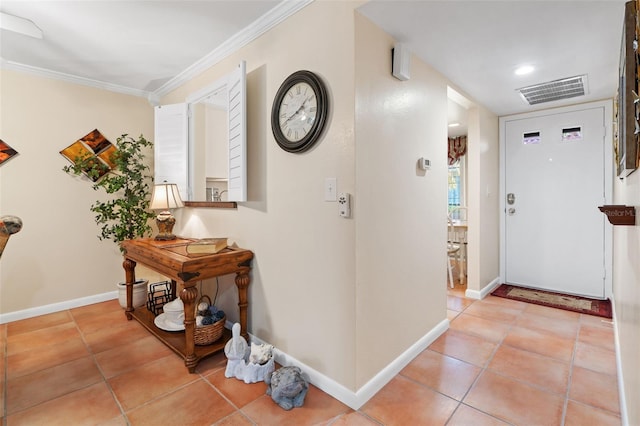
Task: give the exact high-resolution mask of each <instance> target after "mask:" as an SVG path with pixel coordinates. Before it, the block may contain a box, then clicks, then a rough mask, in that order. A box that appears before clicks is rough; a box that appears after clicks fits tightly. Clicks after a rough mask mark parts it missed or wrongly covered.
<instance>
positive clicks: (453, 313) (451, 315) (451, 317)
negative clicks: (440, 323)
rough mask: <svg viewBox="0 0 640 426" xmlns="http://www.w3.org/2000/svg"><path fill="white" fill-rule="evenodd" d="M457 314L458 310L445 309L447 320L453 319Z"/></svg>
mask: <svg viewBox="0 0 640 426" xmlns="http://www.w3.org/2000/svg"><path fill="white" fill-rule="evenodd" d="M458 315H460V312H458V311H452V310H451V309H447V319H448V320H449V322H451V321H453V320H454V319H455V318H456V317H457V316H458Z"/></svg>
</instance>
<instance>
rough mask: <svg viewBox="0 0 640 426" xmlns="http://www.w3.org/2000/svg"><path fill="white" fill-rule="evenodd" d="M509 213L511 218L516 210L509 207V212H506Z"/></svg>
mask: <svg viewBox="0 0 640 426" xmlns="http://www.w3.org/2000/svg"><path fill="white" fill-rule="evenodd" d="M507 211H508V212H509V216H513V215H514V214H515V213H516V209H514V208H513V207H511V208H510V209H509V210H507Z"/></svg>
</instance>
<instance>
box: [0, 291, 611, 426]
mask: <svg viewBox="0 0 640 426" xmlns="http://www.w3.org/2000/svg"><path fill="white" fill-rule="evenodd" d="M447 298H448V300H447V305H448V316H449V319H450V320H451V328H450V329H449V330H448V331H447V332H446V333H445V334H443V335H442V336H441V337H440V338H439V339H438V340H436V341H435V342H434V343H433V344H432V345H431V346H430V347H429V348H427V349H426V350H425V351H424V352H422V353H421V354H420V355H419V356H418V357H417V358H416V359H415V360H413V361H412V362H411V363H410V364H409V365H408V366H407V367H406V368H404V369H403V370H402V371H401V373H400V374H398V375H397V376H396V377H395V378H394V379H392V380H391V382H389V383H388V384H387V385H386V386H385V387H384V388H383V389H382V390H381V391H380V392H379V393H378V394H377V395H375V396H374V397H373V398H372V399H371V400H370V401H369V402H367V403H366V404H365V405H364V406H363V407H362V408H361V409H360V410H358V411H353V410H352V409H350V408H349V407H347V406H345V405H344V404H342V403H341V402H339V401H337V400H335V399H334V398H332V397H330V396H329V395H327V394H325V393H323V392H322V391H320V390H318V389H317V388H315V387H313V386H311V388H310V390H309V393H308V395H307V398H306V400H305V404H304V406H303V407H301V408H297V409H293V410H291V411H284V410H282V409H281V408H280V407H278V406H276V405H275V404H274V403H273V402H272V401H271V399H270V397H268V396H266V395H265V389H266V385H265V384H264V383H256V384H251V385H247V384H244V383H243V382H241V381H239V380H236V379H225V377H224V366H225V364H226V360H225V358H224V355H218V356H214V357H212V358H209V359H207V360H205V361H203V362H201V363H200V365H199V366H198V368H197V374H188V373H187V371H186V369H185V368H184V365H183V362H182V360H181V359H180V358H178V356H177V355H175V354H174V353H173V352H171V351H170V350H169V349H167V348H166V347H165V346H163V345H162V344H160V343H159V342H158V341H157V340H156V339H155V338H154V337H153V336H150V335H149V334H148V333H147V332H146V331H144V329H143V328H142V327H141V326H140V325H139V324H137V323H136V322H135V321H126V320H125V318H124V314H123V312H122V309H121V308H120V307H119V305H118V302H117V301H115V300H114V301H110V302H105V303H99V304H95V305H91V306H86V307H82V308H77V309H71V310H68V311H64V312H59V313H55V314H50V315H45V316H42V317H38V318H32V319H28V320H23V321H17V322H13V323H9V324H3V325H0V354H2V356H1V357H0V414H2V425H4V426H12V425H43V424H46V425H58V424H59V425H98V424H99V425H127V424H130V425H153V426H157V425H254V424H256V425H296V426H297V425H445V424H446V425H473V426H477V425H478V426H479V425H505V424H511V425H619V424H620V423H621V420H620V413H619V403H618V391H617V380H616V368H615V354H614V337H613V329H612V325H611V324H610V323H609V322H607V321H603V320H602V319H600V318H598V317H592V316H587V315H581V314H576V313H571V312H566V311H561V310H556V309H551V308H544V307H540V306H536V305H529V304H526V303H522V302H516V301H510V300H506V299H500V298H496V297H492V296H490V297H488V298H486V299H485V300H482V301H474V300H470V299H465V298H464V287H458V288H456V289H454V290H449V294H448V296H447Z"/></svg>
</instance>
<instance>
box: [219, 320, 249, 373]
mask: <svg viewBox="0 0 640 426" xmlns="http://www.w3.org/2000/svg"><path fill="white" fill-rule="evenodd" d="M231 336H232V337H231V339H230V340H229V341H228V342H227V344H226V345H225V347H224V354H225V355H226V356H227V369H226V370H225V371H224V376H225V377H226V378H229V377H236V373H241V371H242V370H243V368H244V365H245V362H244V360H245V358H246V356H247V355H248V351H249V345H248V344H247V341H246V340H245V338H244V337H242V336H241V335H240V324H239V323H235V324H233V327H231Z"/></svg>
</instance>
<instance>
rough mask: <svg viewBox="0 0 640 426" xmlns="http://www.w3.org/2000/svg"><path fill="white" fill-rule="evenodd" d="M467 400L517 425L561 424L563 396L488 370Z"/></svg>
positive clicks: (465, 400) (477, 407)
mask: <svg viewBox="0 0 640 426" xmlns="http://www.w3.org/2000/svg"><path fill="white" fill-rule="evenodd" d="M464 403H465V404H467V405H470V406H471V407H473V408H476V409H478V410H480V411H482V412H485V413H487V414H490V415H492V416H494V417H497V418H499V419H501V420H503V421H506V422H508V423H512V424H516V425H559V424H561V421H562V410H563V406H564V396H561V395H555V394H552V393H549V392H545V391H542V390H540V389H538V388H535V387H533V386H530V385H527V384H525V383H522V382H519V381H516V380H514V379H511V378H508V377H505V376H501V375H498V374H495V373H492V372H491V371H485V372H484V373H482V375H481V376H480V378H479V379H478V381H477V382H476V384H475V385H474V386H473V387H472V388H471V390H470V391H469V393H468V394H467V396H466V397H465V399H464Z"/></svg>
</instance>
